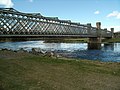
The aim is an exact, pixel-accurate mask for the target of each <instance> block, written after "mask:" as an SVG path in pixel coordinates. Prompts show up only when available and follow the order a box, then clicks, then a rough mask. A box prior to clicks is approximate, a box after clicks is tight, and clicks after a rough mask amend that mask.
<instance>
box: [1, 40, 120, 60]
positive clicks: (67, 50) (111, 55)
mask: <svg viewBox="0 0 120 90" xmlns="http://www.w3.org/2000/svg"><path fill="white" fill-rule="evenodd" d="M119 47H120V43H109V44H102V49H101V50H87V43H44V41H24V42H1V43H0V49H2V48H7V49H13V50H18V49H20V48H24V49H25V50H31V48H41V49H44V50H51V51H55V52H56V53H58V54H61V55H62V56H65V57H72V58H83V59H90V60H101V61H113V62H120V48H119Z"/></svg>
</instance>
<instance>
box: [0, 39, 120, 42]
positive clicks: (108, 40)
mask: <svg viewBox="0 0 120 90" xmlns="http://www.w3.org/2000/svg"><path fill="white" fill-rule="evenodd" d="M32 40H33V41H36V40H37V41H38V40H43V41H44V42H45V43H87V42H89V38H28V39H27V38H22V39H21V38H17V39H16V38H7V39H6V38H2V39H0V42H15V41H32ZM102 42H103V43H116V42H120V38H109V39H108V38H106V39H102Z"/></svg>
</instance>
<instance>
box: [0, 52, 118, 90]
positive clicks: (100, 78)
mask: <svg viewBox="0 0 120 90" xmlns="http://www.w3.org/2000/svg"><path fill="white" fill-rule="evenodd" d="M0 90H120V63H114V62H100V61H90V60H76V59H66V58H62V57H60V58H56V57H48V56H42V55H34V54H32V53H28V52H22V51H20V52H16V51H8V50H0Z"/></svg>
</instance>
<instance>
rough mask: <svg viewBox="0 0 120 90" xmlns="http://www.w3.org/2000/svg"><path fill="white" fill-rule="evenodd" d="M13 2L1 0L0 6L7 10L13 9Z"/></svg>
mask: <svg viewBox="0 0 120 90" xmlns="http://www.w3.org/2000/svg"><path fill="white" fill-rule="evenodd" d="M13 5H14V4H13V2H12V1H11V0H0V6H3V7H5V8H10V7H13Z"/></svg>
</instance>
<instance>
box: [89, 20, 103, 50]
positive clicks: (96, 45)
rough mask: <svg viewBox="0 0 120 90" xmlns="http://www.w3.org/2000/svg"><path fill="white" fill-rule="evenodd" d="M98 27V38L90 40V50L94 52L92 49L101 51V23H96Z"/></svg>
mask: <svg viewBox="0 0 120 90" xmlns="http://www.w3.org/2000/svg"><path fill="white" fill-rule="evenodd" d="M96 26H97V32H96V34H97V37H91V38H89V42H88V49H89V50H90V49H91V50H92V49H101V32H100V29H101V23H100V22H97V23H96Z"/></svg>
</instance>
